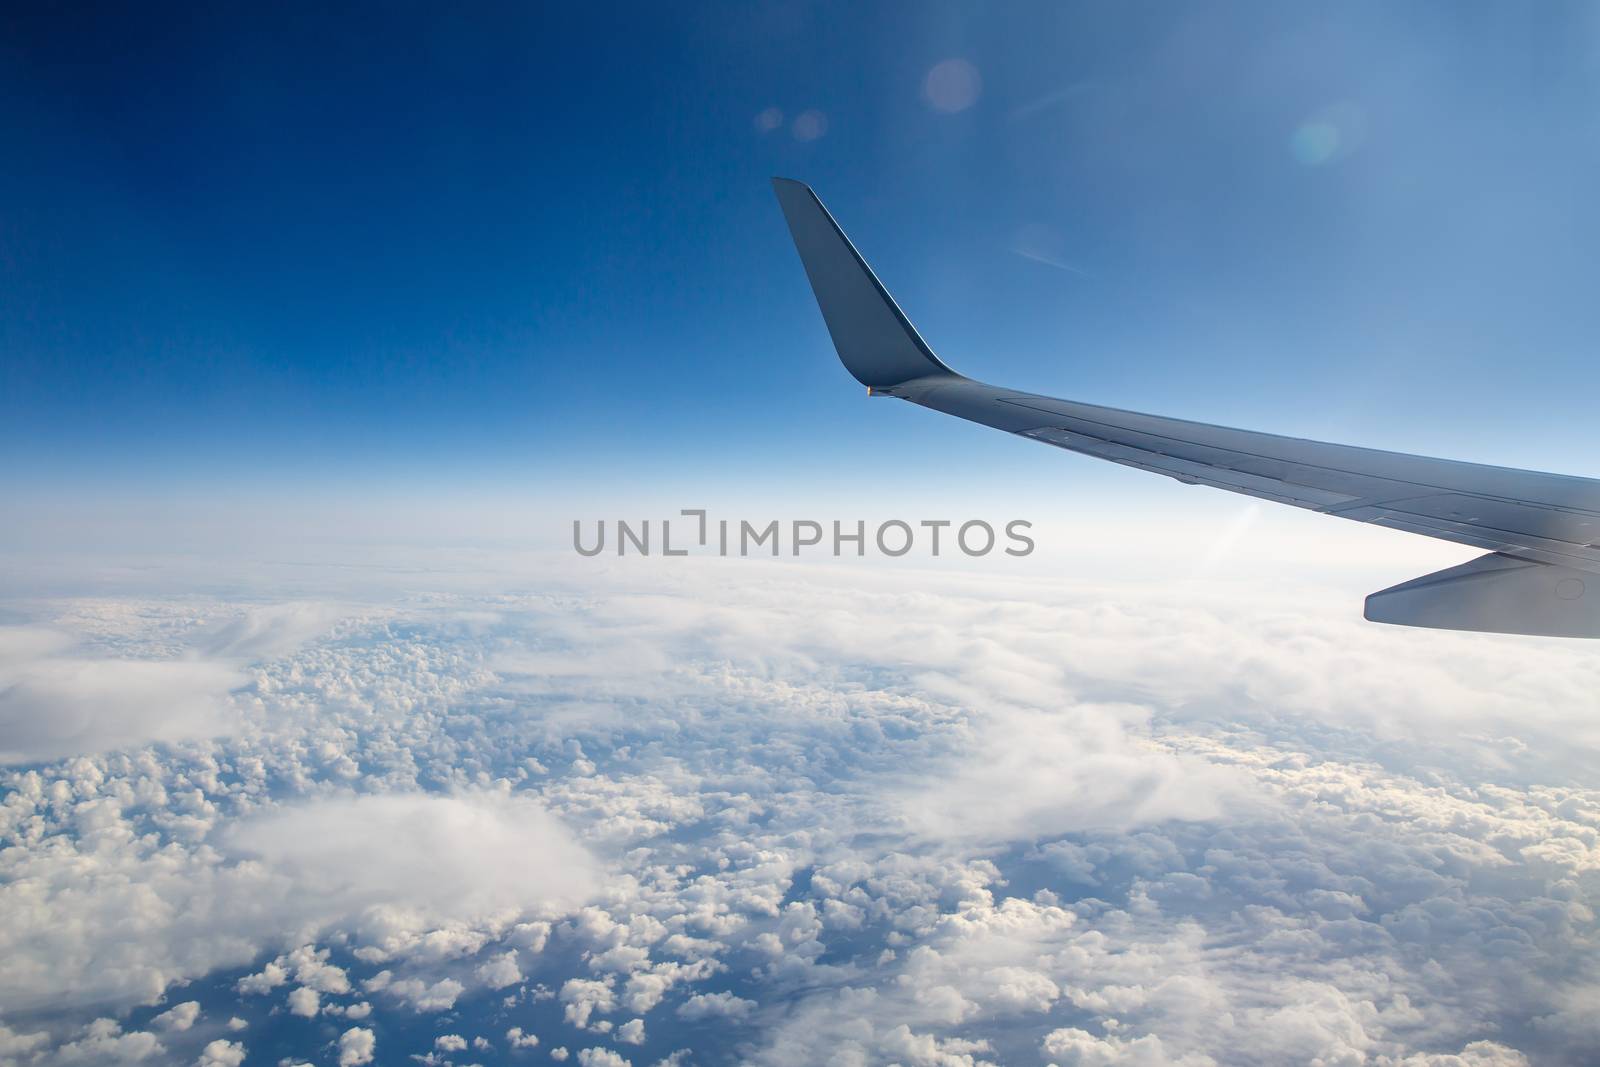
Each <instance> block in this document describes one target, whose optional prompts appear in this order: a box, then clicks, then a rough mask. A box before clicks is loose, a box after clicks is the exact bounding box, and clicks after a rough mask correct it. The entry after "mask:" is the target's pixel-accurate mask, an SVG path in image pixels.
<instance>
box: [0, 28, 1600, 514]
mask: <svg viewBox="0 0 1600 1067" xmlns="http://www.w3.org/2000/svg"><path fill="white" fill-rule="evenodd" d="M5 20H6V26H5V32H4V33H3V34H0V37H3V39H4V43H3V44H0V49H3V57H0V58H3V62H0V71H3V73H0V123H3V126H0V128H3V130H4V134H5V137H6V141H7V144H8V146H9V149H8V156H9V162H8V165H7V167H6V168H5V169H4V172H3V173H0V205H3V206H0V234H3V240H4V248H5V254H4V256H3V257H0V353H3V356H4V359H3V363H4V371H3V375H4V377H3V379H0V385H3V389H0V448H3V449H4V453H5V455H6V456H7V457H8V461H7V462H6V463H5V464H4V467H5V471H6V473H5V475H4V477H5V479H6V481H7V482H8V483H10V485H11V487H12V488H13V489H16V488H23V487H26V488H30V489H33V490H37V491H40V492H50V493H56V494H62V493H65V494H69V495H70V494H71V493H73V492H77V491H79V490H90V489H94V490H101V489H104V488H106V487H107V486H110V485H112V484H116V485H121V486H124V487H129V486H131V487H140V486H159V487H168V488H170V487H173V486H190V487H196V488H205V487H215V486H219V485H229V486H235V487H237V486H254V485H293V486H312V487H315V486H319V485H327V486H337V487H349V486H362V487H370V486H372V485H390V486H397V485H398V486H433V485H463V484H471V485H484V486H494V485H501V484H516V485H519V486H523V487H527V488H529V489H532V490H537V489H541V488H545V489H552V490H553V489H555V488H557V487H560V486H565V485H572V484H588V485H591V486H592V485H595V484H597V483H604V484H613V483H615V484H632V483H651V484H660V483H661V482H663V481H668V482H673V483H675V484H681V485H684V486H688V487H696V486H698V487H701V488H707V487H713V488H733V489H737V488H738V487H740V486H744V485H755V484H763V485H771V484H774V483H776V484H778V485H785V486H794V487H796V488H808V487H819V486H823V487H825V486H828V485H830V484H837V483H838V482H839V481H840V480H841V479H858V478H863V477H874V476H878V475H881V472H882V471H884V470H893V471H895V472H896V475H897V477H898V478H900V479H903V480H904V482H905V483H906V484H909V485H913V486H918V487H922V488H931V487H935V486H943V487H949V486H951V485H961V484H971V485H977V484H989V483H990V482H992V480H993V478H994V474H993V472H994V471H995V470H996V469H1000V470H1001V471H1002V472H1003V473H1002V475H1001V477H1002V479H1003V480H1004V479H1015V480H1016V481H1017V482H1023V481H1033V480H1035V479H1038V478H1040V477H1050V478H1054V479H1059V480H1061V481H1062V482H1063V483H1067V482H1069V481H1071V482H1076V483H1080V484H1081V483H1090V484H1100V485H1105V486H1125V485H1129V484H1134V483H1135V482H1136V481H1137V476H1135V475H1130V474H1127V473H1126V472H1118V471H1100V470H1097V469H1096V468H1095V465H1093V464H1090V463H1087V462H1085V461H1078V460H1068V459H1066V458H1065V457H1062V456H1060V455H1059V454H1057V453H1054V452H1053V451H1051V450H1045V449H1037V448H1028V447H1025V446H1023V445H1022V444H1020V443H1018V442H1014V441H1010V440H1007V439H1005V438H1004V437H1003V436H1001V435H996V434H991V433H986V432H984V431H982V430H981V429H978V428H975V427H968V426H961V425H957V424H954V423H952V422H950V421H949V420H941V419H937V418H935V417H933V416H931V415H930V414H928V413H926V412H921V411H918V410H915V409H912V408H910V407H908V406H904V405H889V404H879V403H869V402H867V401H866V400H865V399H864V398H862V397H861V396H860V395H859V394H860V390H859V389H858V388H857V387H856V386H855V384H854V383H853V382H852V381H850V379H849V378H848V377H847V376H846V375H845V374H844V372H843V370H842V369H841V368H840V367H838V365H837V363H836V361H834V359H833V357H832V352H831V349H830V347H829V345H828V342H827V338H826V334H825V332H824V330H823V328H822V324H821V321H820V318H819V317H818V315H817V314H816V310H815V307H814V305H813V304H812V302H811V298H810V294H809V291H808V290H807V288H806V286H805V282H804V278H803V275H802V274H801V271H800V268H799V265H798V262H797V260H796V258H795V256H794V253H793V251H792V249H791V248H790V246H789V244H788V238H787V235H786V233H785V231H784V229H783V225H782V220H781V218H780V216H779V213H778V211H777V208H776V205H775V204H774V202H773V200H772V197H771V193H770V191H769V188H768V186H767V178H768V177H769V176H770V175H773V174H785V175H792V176H795V177H799V178H803V179H805V180H808V181H810V182H812V183H813V184H814V185H815V186H816V188H817V189H818V191H819V192H820V193H821V195H822V196H823V198H824V199H825V200H826V201H827V203H828V204H829V206H830V207H831V208H832V209H833V211H834V212H835V214H836V215H837V216H838V217H839V219H840V220H841V222H842V223H843V224H844V226H845V227H846V229H847V230H848V231H849V232H850V233H851V235H852V236H853V237H854V238H855V240H856V241H857V243H858V245H859V246H860V247H861V248H862V249H863V251H864V252H865V254H866V255H867V256H868V258H869V259H870V260H871V261H872V262H873V263H874V265H875V266H876V267H877V268H878V270H879V272H880V274H881V275H882V276H883V277H884V279H885V281H886V282H887V283H888V285H889V286H890V288H891V289H892V290H893V291H894V292H895V294H896V295H897V296H898V298H899V299H900V301H901V303H902V304H903V305H904V306H905V307H906V309H907V311H908V312H909V313H910V315H911V316H912V318H913V319H914V321H916V322H917V323H918V325H919V326H920V327H921V328H922V330H923V332H924V334H925V335H926V336H927V337H928V338H929V340H930V342H931V343H932V344H933V346H934V347H935V349H936V350H937V351H939V352H940V354H941V355H942V356H943V357H944V358H945V359H946V361H947V362H950V363H952V364H953V365H954V366H956V367H957V368H958V369H960V370H963V371H965V372H967V373H970V374H973V375H974V376H978V377H983V378H987V379H990V380H995V381H1001V382H1004V383H1006V384H1014V385H1017V386H1019V387H1026V388H1031V389H1035V390H1038V391H1044V392H1052V393H1055V394H1057V395H1067V396H1072V397H1075V398H1081V399H1086V400H1094V401H1102V402H1109V403H1114V404H1119V405H1124V406H1130V407H1135V408H1143V409H1146V410H1154V411H1159V412H1162V413H1170V414H1179V415H1188V416H1193V417H1198V418H1204V419H1210V420H1214V421H1222V422H1230V423H1235V424H1245V425H1250V426H1254V427H1258V428H1263V429H1274V430H1279V431H1284V432H1290V433H1298V434H1304V435H1308V436H1321V437H1328V438H1333V439H1345V440H1351V441H1358V442H1360V443H1370V444H1377V445H1383V446H1389V447H1396V448H1403V449H1411V450H1418V451H1431V452H1445V453H1448V454H1452V455H1456V456H1460V457H1462V458H1474V459H1480V460H1485V461H1490V462H1501V463H1506V464H1512V465H1525V466H1537V467H1544V468H1548V469H1557V470H1565V471H1571V472H1574V473H1593V472H1594V471H1595V469H1596V467H1597V465H1600V464H1597V463H1596V462H1595V461H1596V459H1597V458H1600V457H1597V455H1596V450H1595V449H1594V448H1593V446H1592V444H1591V442H1590V437H1591V435H1590V433H1589V431H1588V426H1589V424H1590V421H1591V411H1590V399H1589V398H1590V397H1591V396H1592V390H1593V386H1594V384H1595V382H1596V376H1597V372H1596V370H1595V362H1594V360H1593V358H1592V353H1593V351H1594V344H1595V338H1597V337H1600V303H1597V302H1596V301H1595V300H1594V299H1593V277H1594V271H1593V269H1592V268H1593V262H1594V252H1593V249H1594V248H1595V247H1596V244H1597V242H1596V238H1597V236H1600V232H1597V231H1600V208H1597V207H1596V206H1595V198H1594V196H1593V184H1594V183H1593V175H1594V173H1595V165H1596V163H1597V162H1600V119H1597V117H1596V116H1597V114H1600V113H1597V111H1596V109H1595V106H1594V105H1595V101H1596V99H1597V96H1600V16H1596V14H1595V10H1594V8H1592V7H1588V6H1581V5H1557V4H1552V5H1543V6H1541V7H1539V8H1538V9H1537V10H1535V11H1533V12H1527V11H1521V10H1512V9H1507V8H1495V7H1491V6H1488V5H1483V6H1476V7H1474V6H1463V5H1453V4H1410V5H1405V6H1393V5H1345V6H1340V7H1338V8H1330V7H1324V6H1310V5H1306V6H1298V5H1295V6H1290V5H1279V4H1263V5H1243V4H1236V5H1229V6H1226V7H1220V8H1204V9H1202V8H1199V7H1195V8H1178V7H1173V6H1172V5H1164V4H1149V5H1139V4H1135V5H1117V6H1115V7H1112V6H1109V5H1106V6H1060V5H1024V4H1014V5H999V6H995V7H993V8H989V9H983V10H979V9H975V8H971V7H968V6H965V5H961V6H947V5H928V4H903V5H883V6H878V7H874V8H872V9H871V10H868V11H865V12H863V11H860V10H858V9H856V8H855V7H854V6H853V5H838V6H832V7H828V6H819V7H796V6H792V5H765V6H761V5H757V6H747V5H726V6H715V5H702V6H696V8H695V9H694V10H692V11H674V12H670V13H669V12H668V11H666V10H664V9H663V10H652V9H647V8H627V9H610V10H599V11H591V12H580V11H577V10H571V11H565V12H558V11H553V10H544V9H541V10H534V9H532V8H518V7H506V8H503V9H499V10H494V9H490V8H487V7H485V8H477V9H474V10H473V12H472V13H471V14H470V15H465V14H451V13H447V12H443V11H431V10H420V9H414V10H408V11H398V12H397V11H396V10H393V9H391V8H389V7H380V6H376V5H375V6H372V7H369V8H365V9H360V8H351V9H346V10H345V11H343V12H342V13H340V14H337V15H328V14H326V13H323V12H319V11H317V10H315V9H314V8H311V7H304V8H299V9H292V10H286V11H267V10H262V11H247V10H242V9H236V8H235V9H226V10H215V11H199V12H188V13H182V14H178V13H176V12H173V13H167V14H155V15H152V14H150V13H149V12H148V11H135V10H132V9H125V10H121V11H107V12H99V13H94V14H88V13H70V12H63V11H51V12H45V13H31V14H30V13H17V12H11V13H8V14H7V15H6V16H5ZM952 59H956V60H960V61H962V62H964V63H966V64H970V67H971V69H972V70H973V71H975V72H976V74H977V76H978V79H979V82H980V85H979V88H978V90H977V93H976V96H975V97H974V98H973V99H972V101H971V103H970V106H965V107H962V108H960V109H959V110H953V111H952V110H944V109H941V108H940V107H937V106H934V104H933V103H932V102H930V100H929V98H928V94H927V91H926V88H927V78H928V76H929V72H930V71H931V70H932V69H933V68H935V67H936V65H938V64H940V63H941V62H944V61H947V60H952ZM957 95H958V97H959V96H960V94H959V93H958V94H957ZM968 95H971V94H970V93H969V94H968ZM962 102H963V101H962V100H960V99H958V100H956V101H955V103H958V104H959V103H962ZM946 103H947V105H948V104H949V103H950V101H946ZM769 109H776V112H781V116H782V118H781V121H778V122H776V124H775V125H773V124H772V123H771V122H769V123H768V124H769V125H773V128H771V129H765V130H764V129H762V124H761V122H760V121H759V120H760V116H762V115H763V113H768V114H772V112H770V111H769ZM808 112H811V113H815V114H814V115H810V116H808V117H807V118H806V119H804V120H801V119H800V116H802V115H803V114H806V113H808ZM816 116H821V119H820V122H819V121H818V120H817V118H816ZM797 122H798V125H797ZM816 133H820V136H812V137H811V139H802V137H801V136H797V134H801V135H807V134H816ZM1068 464H1070V466H1069V465H1068ZM1091 480H1093V481H1092V483H1091Z"/></svg>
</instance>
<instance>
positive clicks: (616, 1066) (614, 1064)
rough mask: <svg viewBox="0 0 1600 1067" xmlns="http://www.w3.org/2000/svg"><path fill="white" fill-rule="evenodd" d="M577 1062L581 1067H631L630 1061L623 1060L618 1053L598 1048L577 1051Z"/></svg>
mask: <svg viewBox="0 0 1600 1067" xmlns="http://www.w3.org/2000/svg"><path fill="white" fill-rule="evenodd" d="M578 1062H579V1063H581V1064H582V1065H583V1067H633V1064H632V1061H630V1060H627V1059H624V1058H623V1057H622V1056H621V1055H620V1054H619V1053H617V1052H614V1051H612V1050H611V1049H608V1048H598V1047H597V1048H585V1049H579V1050H578Z"/></svg>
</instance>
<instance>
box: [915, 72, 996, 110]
mask: <svg viewBox="0 0 1600 1067" xmlns="http://www.w3.org/2000/svg"><path fill="white" fill-rule="evenodd" d="M981 92H983V79H982V78H980V77H978V68H977V67H974V66H973V65H972V64H971V63H968V62H967V61H966V60H965V59H946V60H944V61H943V62H941V63H935V64H934V65H933V69H932V70H930V71H928V76H927V77H926V78H924V79H923V80H922V98H923V99H924V100H926V101H927V102H928V106H929V107H931V108H933V109H934V110H935V111H945V112H950V113H954V112H957V111H965V110H966V109H967V108H969V107H971V106H972V105H973V104H975V103H977V100H978V94H980V93H981Z"/></svg>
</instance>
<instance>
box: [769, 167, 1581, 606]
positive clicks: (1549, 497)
mask: <svg viewBox="0 0 1600 1067" xmlns="http://www.w3.org/2000/svg"><path fill="white" fill-rule="evenodd" d="M773 186H774V188H775V189H776V191H777V194H778V202H779V204H780V205H781V206H782V208H783V213H784V216H785V218H786V219H787V220H788V223H789V232H790V234H791V235H792V236H793V238H794V243H795V247H796V248H797V249H798V250H799V252H800V259H801V262H802V263H803V264H804V266H805V270H806V275H807V277H808V278H809V279H810V281H811V288H812V291H813V292H814V293H815V294H816V298H817V304H818V306H819V307H820V308H821V310H822V317H823V320H824V321H825V322H826V323H827V327H828V332H829V334H830V335H831V336H832V338H833V343H834V347H835V348H836V349H837V350H838V353H839V358H840V360H841V361H842V362H843V363H844V365H845V369H846V370H848V371H849V372H850V373H851V374H852V375H854V376H855V378H856V380H857V381H859V382H861V384H863V385H865V386H866V387H867V392H868V393H869V394H871V395H873V396H892V397H898V398H900V399H902V400H909V401H911V402H912V403H914V404H920V405H921V406H923V407H927V408H932V409H933V410H935V411H942V412H944V413H945V414H947V415H955V416H956V417H958V418H962V419H967V420H969V421H971V422H977V423H982V424H983V425H985V426H992V427H994V428H995V429H998V430H1005V431H1007V432H1008V433H1014V434H1017V435H1019V436H1021V437H1027V438H1031V439H1033V440H1035V441H1041V442H1043V443H1045V444H1048V445H1054V446H1056V447H1057V448H1064V449H1068V450H1069V451H1072V452H1081V453H1083V454H1085V455H1090V456H1096V457H1098V458H1100V459H1107V460H1110V461H1112V462H1113V463H1121V464H1124V465H1126V466H1129V467H1137V468H1139V469H1140V470H1146V471H1151V472H1153V473H1156V474H1164V475H1166V476H1168V477H1170V478H1176V479H1177V480H1178V481H1180V482H1186V483H1188V484H1191V485H1208V486H1212V487H1213V488H1217V489H1226V490H1228V491H1229V492H1234V493H1243V494H1245V495H1247V496H1253V497H1258V498H1260V499H1263V500H1271V501H1275V502H1277V503H1280V504H1290V505H1293V506H1295V507H1300V508H1306V509H1309V510H1311V511H1320V512H1323V513H1325V514H1328V515H1337V516H1339V517H1341V518H1346V519H1354V520H1356V521H1358V522H1370V523H1374V524H1376V525H1379V526H1387V527H1390V528H1392V529H1396V530H1406V531H1409V532H1411V533H1418V534H1424V535H1426V536H1429V537H1438V538H1442V539H1444V540H1446V541H1454V542H1456V543H1458V544H1463V545H1471V546H1473V547H1476V548H1482V549H1487V550H1488V553H1489V554H1488V555H1485V556H1481V557H1479V558H1478V559H1475V560H1473V561H1472V562H1470V563H1466V564H1463V565H1461V566H1459V567H1451V568H1449V569H1446V570H1442V571H1438V572H1436V573H1434V574H1429V575H1425V576H1423V577H1421V578H1416V579H1413V580H1412V581H1409V582H1405V583H1403V584H1401V585H1397V586H1394V587H1392V588H1389V589H1384V590H1382V591H1380V592H1377V593H1374V594H1372V595H1371V596H1369V597H1368V598H1367V603H1366V617H1367V618H1368V619H1371V620H1373V621H1375V622H1388V623H1399V624H1402V625H1409V626H1426V627H1434V628H1439V629H1454V630H1480V631H1487V632H1491V633H1514V634H1533V635H1540V636H1547V637H1600V481H1596V480H1593V479H1589V478H1574V477H1569V476H1565V475H1559V474H1541V473H1538V472H1536V471H1523V470H1513V469H1511V468H1507V467H1490V466H1485V465H1482V464H1477V463H1460V462H1456V461H1454V460H1448V459H1430V458H1427V457H1425V456H1411V455H1405V454H1403V453H1399V452H1384V451H1380V450H1378V449H1372V448H1355V447H1351V446H1349V445H1335V444H1325V443H1323V442H1320V441H1305V440H1301V439H1299V438H1294V437H1280V436H1278V435H1276V434H1267V433H1256V432H1253V431H1249V430H1234V429H1229V428H1227V427H1224V426H1212V425H1209V424H1207V423H1203V422H1189V421H1186V420H1184V419H1171V418H1164V417H1161V416H1158V415H1142V414H1139V413H1138V412H1133V411H1123V410H1120V409H1118V408H1108V407H1100V406H1097V405H1094V404H1083V403H1078V402H1076V401H1072V400H1058V399H1055V398H1053V397H1047V396H1038V395H1035V394H1033V393H1024V392H1020V391H1018V390H1015V389H1004V388H1001V387H999V386H994V385H986V384H985V383H983V382H979V381H974V380H973V379H971V378H967V377H964V376H962V375H960V374H957V373H956V372H955V371H953V370H951V369H950V368H949V367H947V366H946V365H945V364H944V363H942V362H940V360H939V358H938V357H937V356H935V355H934V354H933V351H932V349H930V348H929V347H928V345H927V343H926V342H925V341H923V339H922V337H921V336H920V335H919V334H918V333H917V330H916V327H914V326H913V325H912V324H911V321H910V319H908V318H907V317H906V315H905V313H904V312H903V311H901V310H900V306H899V305H898V304H896V303H895V301H894V298H893V297H891V296H890V295H889V293H888V290H886V289H885V288H884V287H883V283H881V282H880V281H879V280H878V278H877V276H876V275H875V274H873V273H872V268H871V267H869V266H867V263H866V260H864V259H862V258H861V254H860V253H859V252H857V251H856V249H855V246H854V245H852V244H851V243H850V239H849V238H848V237H846V236H845V235H844V231H843V230H842V229H840V228H839V224H838V223H837V222H835V221H834V219H833V216H832V215H831V214H829V212H828V209H827V208H825V207H824V206H823V205H822V201H821V200H819V199H818V198H817V195H816V194H815V193H814V192H812V191H811V189H810V187H809V186H806V185H804V184H802V183H800V182H797V181H791V180H789V179H785V178H775V179H773ZM1589 586H1593V587H1594V588H1593V589H1592V590H1591V589H1589ZM1591 594H1592V595H1591Z"/></svg>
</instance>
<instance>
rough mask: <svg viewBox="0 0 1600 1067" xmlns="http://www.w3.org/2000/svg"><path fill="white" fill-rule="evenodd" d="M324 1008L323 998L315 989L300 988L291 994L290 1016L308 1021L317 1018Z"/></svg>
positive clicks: (293, 990)
mask: <svg viewBox="0 0 1600 1067" xmlns="http://www.w3.org/2000/svg"><path fill="white" fill-rule="evenodd" d="M321 1007H322V997H321V996H320V995H319V994H318V993H317V991H316V990H315V989H310V988H308V987H306V986H299V987H297V988H295V989H292V990H290V992H289V1014H291V1015H299V1016H302V1017H304V1018H307V1019H312V1018H315V1017H316V1014H317V1012H318V1011H319V1010H321Z"/></svg>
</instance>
